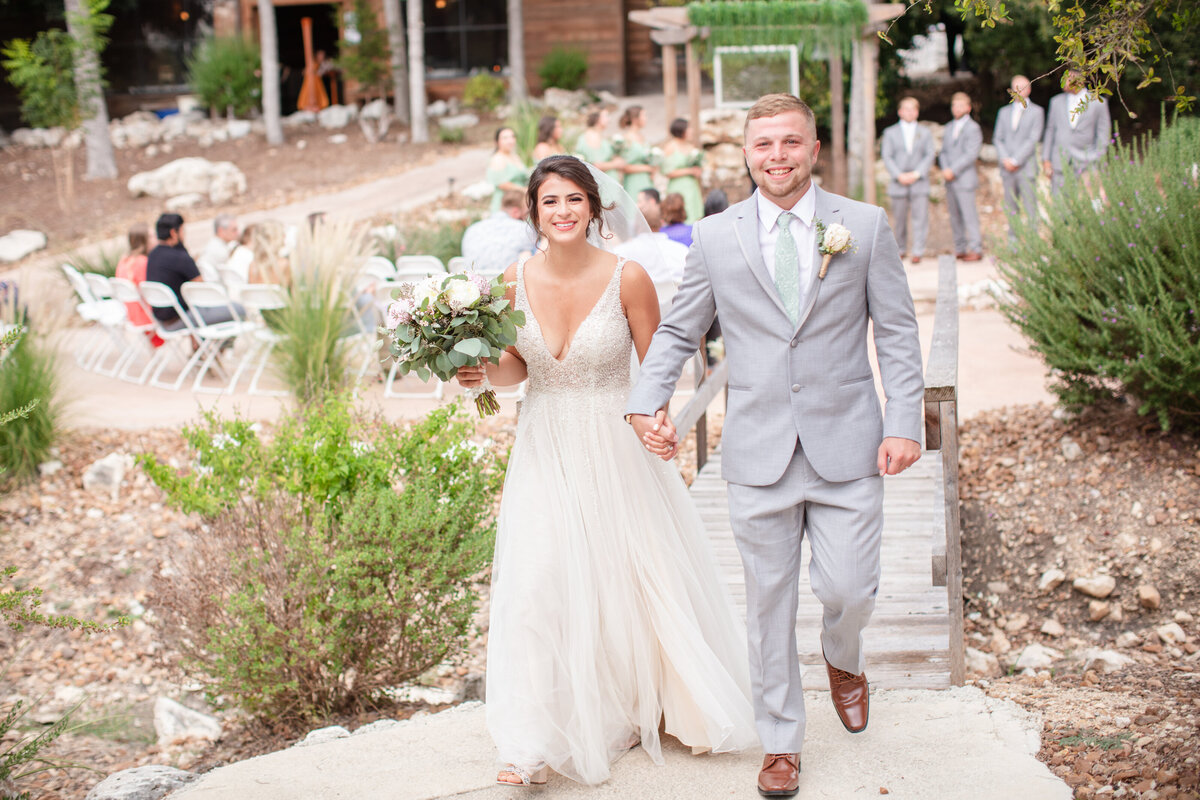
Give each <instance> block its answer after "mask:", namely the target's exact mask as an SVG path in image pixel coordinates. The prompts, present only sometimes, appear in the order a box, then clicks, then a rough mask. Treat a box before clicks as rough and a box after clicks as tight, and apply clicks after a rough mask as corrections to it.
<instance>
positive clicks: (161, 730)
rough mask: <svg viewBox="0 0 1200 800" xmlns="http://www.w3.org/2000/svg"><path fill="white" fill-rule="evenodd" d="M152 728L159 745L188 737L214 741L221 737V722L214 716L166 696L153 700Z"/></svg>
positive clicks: (187, 738)
mask: <svg viewBox="0 0 1200 800" xmlns="http://www.w3.org/2000/svg"><path fill="white" fill-rule="evenodd" d="M154 730H155V732H156V733H157V734H158V744H159V746H164V745H169V744H173V743H174V742H183V741H187V740H189V739H205V740H208V741H215V740H217V739H220V738H221V722H220V720H218V719H217V718H216V717H214V716H211V715H209V714H203V713H201V712H199V711H193V710H192V709H190V708H188V707H187V706H185V705H183V704H181V703H176V702H175V701H174V700H170V699H168V698H166V697H160V698H158V700H156V701H155V702H154Z"/></svg>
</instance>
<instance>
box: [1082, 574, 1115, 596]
mask: <svg viewBox="0 0 1200 800" xmlns="http://www.w3.org/2000/svg"><path fill="white" fill-rule="evenodd" d="M1071 586H1072V587H1074V589H1075V591H1077V592H1081V593H1083V594H1086V595H1087V596H1088V597H1095V598H1098V599H1100V600H1103V599H1104V598H1106V597H1108V596H1109V595H1110V594H1112V593H1113V589H1116V588H1117V579H1116V578H1114V577H1113V576H1111V575H1092V576H1090V577H1083V578H1076V579H1075V581H1074V582H1073V583H1072V584H1071Z"/></svg>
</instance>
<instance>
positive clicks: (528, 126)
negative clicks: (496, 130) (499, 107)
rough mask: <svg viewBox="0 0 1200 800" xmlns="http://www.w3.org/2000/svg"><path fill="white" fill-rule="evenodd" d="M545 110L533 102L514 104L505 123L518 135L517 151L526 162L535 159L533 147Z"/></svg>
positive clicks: (535, 143)
mask: <svg viewBox="0 0 1200 800" xmlns="http://www.w3.org/2000/svg"><path fill="white" fill-rule="evenodd" d="M544 113H545V112H543V111H542V109H541V108H539V107H538V106H535V105H533V104H532V103H521V104H520V105H516V106H513V108H512V110H511V111H510V112H509V114H508V119H506V120H505V121H504V124H505V125H506V126H508V127H509V128H512V129H513V133H515V134H516V136H517V153H519V154H520V156H521V161H523V162H525V163H526V164H528V163H530V162H531V161H533V148H534V146H536V145H537V133H538V122H539V121H541V119H542V115H543V114H544Z"/></svg>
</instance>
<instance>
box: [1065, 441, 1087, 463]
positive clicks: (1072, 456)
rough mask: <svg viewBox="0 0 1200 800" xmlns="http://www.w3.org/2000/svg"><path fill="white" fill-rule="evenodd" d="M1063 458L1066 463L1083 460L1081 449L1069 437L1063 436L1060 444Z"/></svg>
mask: <svg viewBox="0 0 1200 800" xmlns="http://www.w3.org/2000/svg"><path fill="white" fill-rule="evenodd" d="M1060 447H1061V448H1062V454H1063V458H1065V459H1066V460H1067V461H1078V460H1079V459H1081V458H1083V448H1082V447H1080V446H1079V444H1078V443H1077V442H1076V441H1075V440H1074V439H1072V438H1071V437H1070V436H1064V437H1063V438H1062V442H1061V443H1060Z"/></svg>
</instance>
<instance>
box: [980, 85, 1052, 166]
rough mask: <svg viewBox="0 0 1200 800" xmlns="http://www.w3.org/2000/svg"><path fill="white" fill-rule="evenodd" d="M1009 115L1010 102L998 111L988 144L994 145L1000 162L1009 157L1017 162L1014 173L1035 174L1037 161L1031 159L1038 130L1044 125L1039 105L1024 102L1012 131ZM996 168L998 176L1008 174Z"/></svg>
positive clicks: (1010, 112) (1037, 139)
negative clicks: (1019, 116) (1015, 127)
mask: <svg viewBox="0 0 1200 800" xmlns="http://www.w3.org/2000/svg"><path fill="white" fill-rule="evenodd" d="M1012 115H1013V104H1012V103H1009V104H1008V105H1006V106H1005V107H1004V108H1002V109H1000V113H999V114H997V115H996V127H995V128H994V129H993V130H992V144H994V145H996V157H997V158H998V159H999V160H1000V161H1004V159H1006V158H1011V159H1012V160H1013V161H1015V162H1017V164H1018V165H1019V166H1020V169H1018V170H1017V173H1016V174H1023V175H1026V176H1033V175H1036V174H1037V159H1036V158H1034V154H1035V153H1036V152H1037V145H1038V142H1039V141H1041V138H1042V130H1043V129H1044V128H1045V126H1046V112H1045V111H1044V110H1043V109H1042V107H1041V106H1039V105H1037V104H1036V103H1033V102H1030V101H1029V100H1026V101H1025V108H1024V110H1023V111H1021V119H1020V121H1018V122H1017V129H1016V130H1015V131H1014V130H1013V127H1012ZM1000 169H1001V170H1002V171H1001V173H1000V174H1001V175H1007V174H1009V172H1008V170H1005V169H1004V168H1003V167H1001V168H1000Z"/></svg>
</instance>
